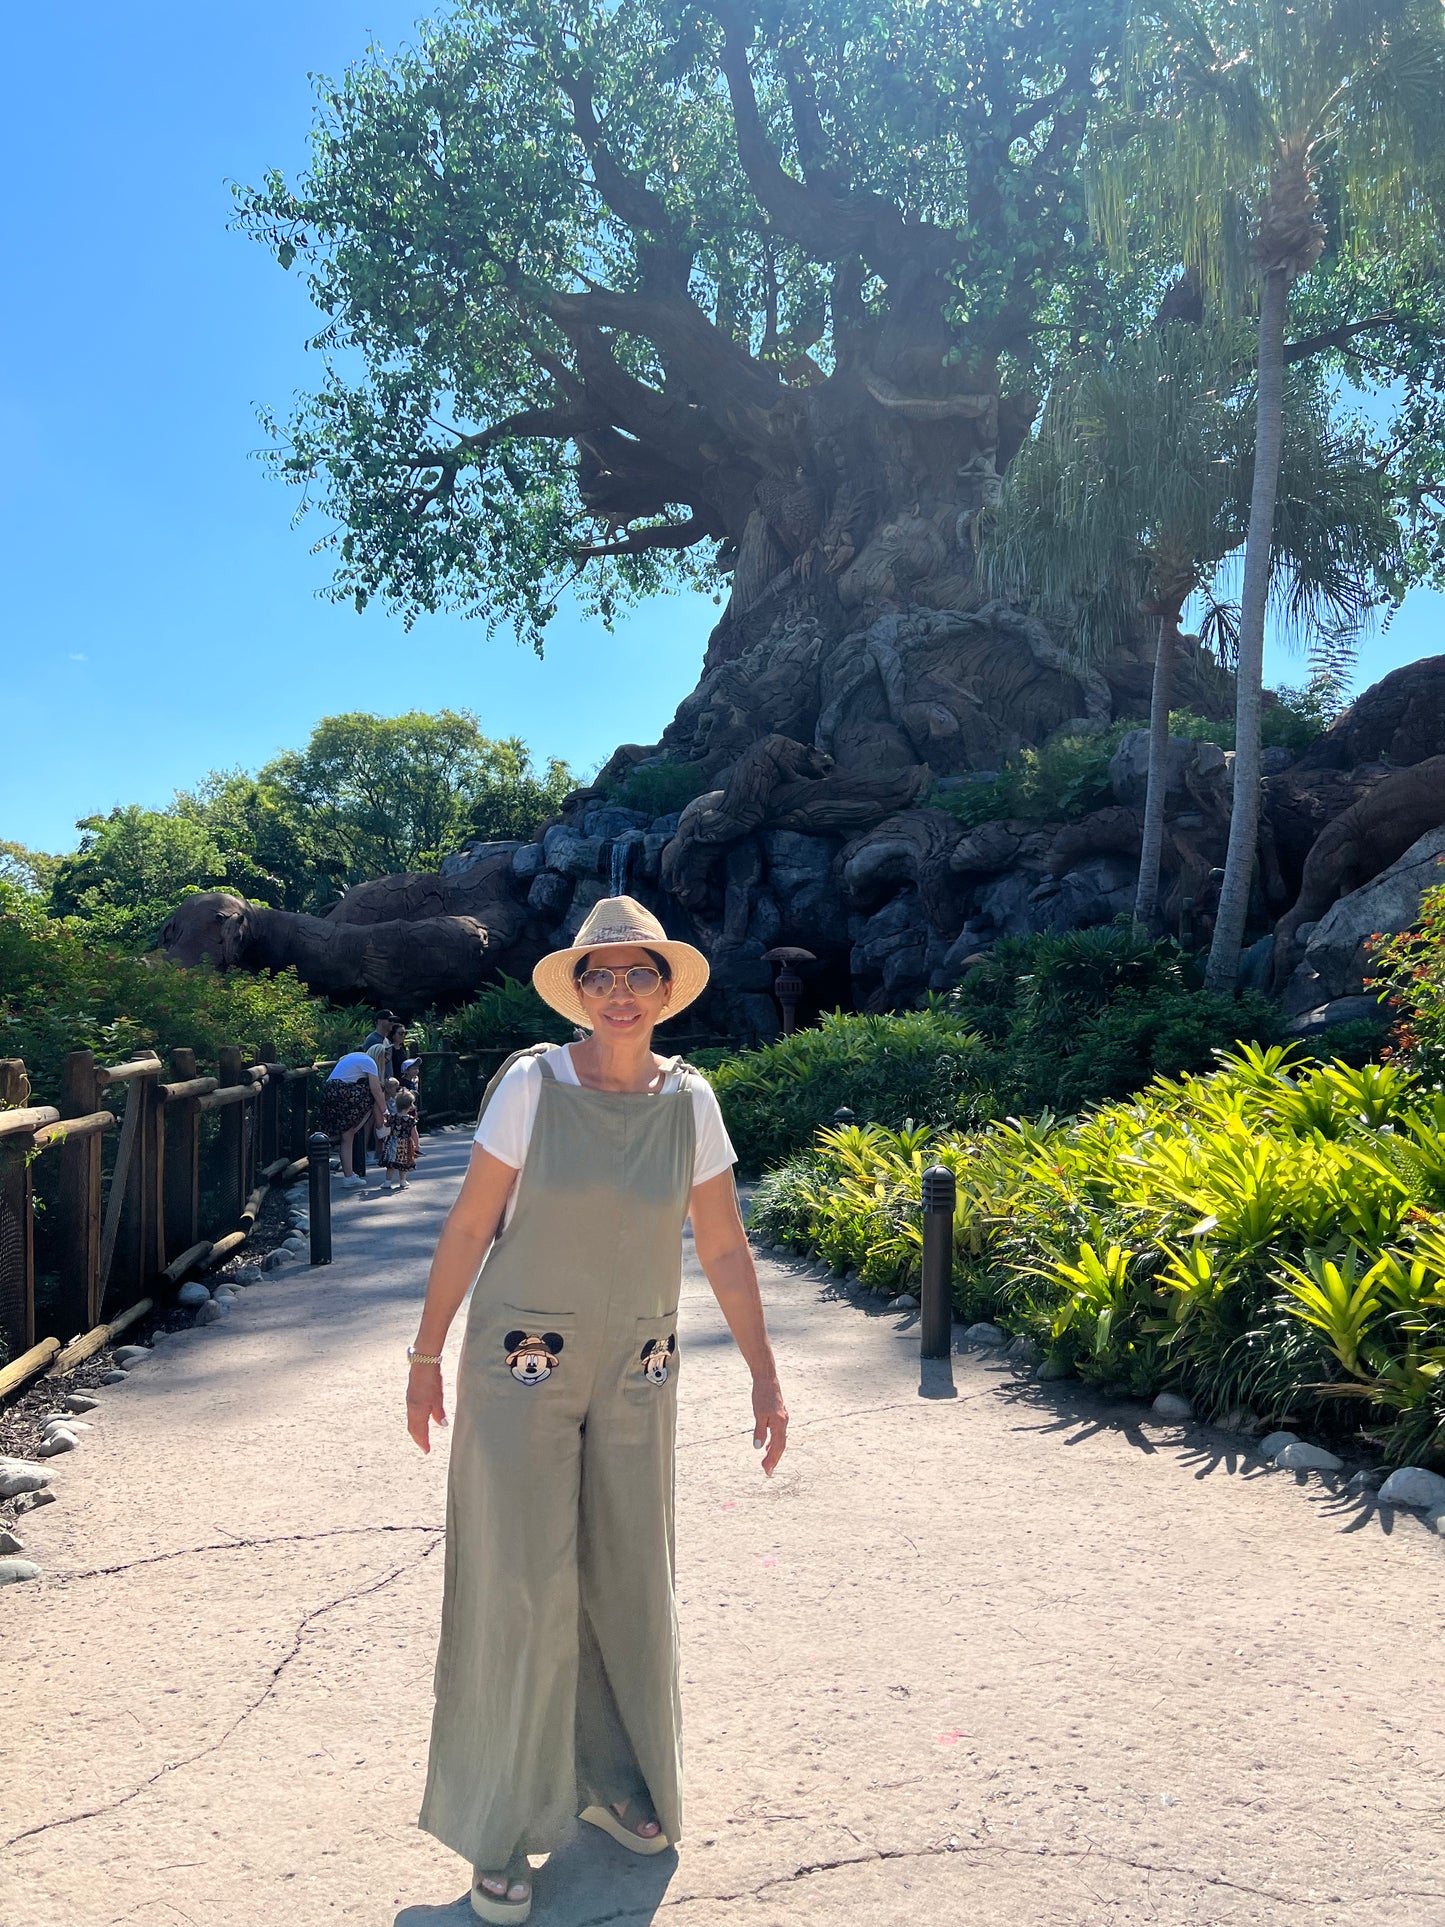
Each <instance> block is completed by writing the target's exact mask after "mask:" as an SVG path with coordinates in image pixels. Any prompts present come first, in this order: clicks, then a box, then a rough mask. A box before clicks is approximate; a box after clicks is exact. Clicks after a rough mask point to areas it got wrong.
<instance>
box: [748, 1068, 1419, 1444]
mask: <svg viewBox="0 0 1445 1927" xmlns="http://www.w3.org/2000/svg"><path fill="white" fill-rule="evenodd" d="M936 1163H943V1164H946V1165H947V1166H949V1167H950V1168H951V1169H952V1170H953V1172H954V1174H955V1177H956V1180H957V1184H958V1203H957V1210H956V1214H955V1219H954V1255H955V1262H954V1280H955V1286H954V1288H955V1294H956V1299H957V1308H958V1310H959V1311H960V1313H961V1314H962V1315H965V1316H969V1317H982V1316H989V1317H992V1318H995V1319H997V1320H998V1321H999V1322H1000V1323H1002V1324H1003V1325H1004V1326H1005V1327H1006V1328H1008V1329H1010V1330H1012V1331H1014V1332H1017V1333H1020V1334H1026V1335H1028V1336H1031V1337H1033V1338H1034V1339H1035V1340H1037V1341H1038V1342H1039V1343H1040V1344H1041V1345H1042V1346H1043V1347H1044V1348H1045V1349H1046V1350H1047V1351H1048V1352H1049V1353H1050V1354H1052V1355H1053V1356H1054V1357H1055V1358H1057V1359H1059V1360H1061V1361H1063V1362H1066V1363H1068V1364H1070V1365H1072V1366H1073V1367H1074V1368H1075V1369H1076V1370H1077V1371H1078V1372H1079V1374H1080V1375H1081V1376H1083V1377H1086V1378H1092V1379H1098V1380H1104V1381H1108V1382H1110V1383H1115V1384H1123V1385H1127V1386H1129V1387H1130V1389H1132V1390H1134V1391H1136V1392H1140V1393H1147V1392H1151V1391H1154V1390H1157V1389H1159V1388H1160V1387H1161V1386H1164V1385H1173V1386H1177V1387H1180V1388H1181V1389H1183V1390H1185V1391H1187V1392H1188V1393H1189V1394H1190V1395H1191V1396H1192V1397H1193V1398H1194V1399H1195V1400H1196V1402H1197V1404H1198V1405H1199V1407H1200V1408H1201V1409H1202V1410H1203V1411H1205V1412H1214V1413H1223V1412H1224V1411H1226V1410H1227V1409H1230V1408H1233V1407H1237V1406H1240V1405H1250V1406H1251V1407H1252V1408H1253V1409H1254V1411H1255V1412H1256V1414H1257V1415H1258V1416H1259V1417H1261V1418H1264V1419H1286V1418H1295V1419H1298V1418H1302V1417H1306V1416H1307V1417H1309V1418H1310V1420H1311V1421H1312V1422H1313V1423H1314V1424H1316V1425H1317V1426H1319V1427H1321V1428H1322V1429H1324V1430H1330V1429H1335V1430H1341V1429H1345V1428H1347V1427H1348V1425H1349V1424H1350V1423H1351V1422H1352V1419H1354V1418H1358V1417H1359V1416H1360V1408H1361V1406H1362V1405H1363V1407H1364V1408H1365V1416H1366V1418H1367V1421H1368V1424H1367V1430H1368V1431H1369V1432H1370V1433H1371V1435H1372V1436H1374V1437H1376V1438H1377V1439H1378V1440H1379V1441H1380V1443H1381V1444H1382V1445H1383V1446H1384V1448H1385V1450H1386V1452H1387V1453H1388V1454H1389V1455H1390V1456H1391V1457H1394V1458H1397V1459H1399V1458H1417V1459H1418V1458H1424V1459H1427V1460H1428V1459H1435V1460H1437V1461H1445V1093H1442V1092H1439V1091H1432V1090H1428V1089H1426V1088H1424V1087H1423V1085H1422V1083H1421V1081H1420V1080H1419V1078H1418V1077H1417V1076H1416V1075H1415V1074H1414V1073H1412V1072H1411V1071H1409V1070H1408V1069H1406V1068H1404V1067H1403V1066H1401V1065H1399V1064H1393V1063H1392V1064H1385V1065H1379V1064H1367V1065H1365V1066H1364V1067H1363V1068H1360V1069H1354V1068H1351V1067H1350V1066H1349V1065H1346V1064H1344V1063H1340V1062H1336V1063H1330V1064H1319V1063H1315V1062H1312V1061H1310V1060H1308V1059H1306V1058H1304V1057H1303V1055H1302V1054H1301V1052H1300V1050H1299V1047H1298V1046H1294V1047H1281V1046H1273V1047H1271V1048H1269V1049H1260V1048H1258V1047H1256V1046H1248V1047H1244V1048H1241V1049H1238V1050H1236V1051H1234V1052H1232V1053H1230V1054H1228V1055H1224V1056H1221V1059H1220V1063H1219V1068H1218V1069H1217V1070H1216V1071H1214V1072H1212V1073H1210V1074H1208V1075H1205V1076H1198V1077H1184V1078H1179V1079H1168V1078H1158V1079H1156V1080H1155V1081H1154V1083H1152V1084H1151V1085H1149V1086H1148V1087H1147V1088H1146V1089H1145V1090H1144V1091H1142V1092H1141V1093H1140V1094H1139V1095H1138V1097H1136V1098H1135V1099H1133V1100H1132V1101H1130V1102H1127V1103H1118V1104H1111V1105H1107V1106H1104V1107H1103V1108H1101V1109H1099V1110H1097V1111H1095V1112H1093V1113H1092V1114H1090V1115H1089V1116H1087V1117H1085V1118H1083V1119H1082V1120H1080V1121H1077V1122H1070V1123H1062V1124H1061V1123H1058V1122H1057V1121H1055V1120H1054V1119H1052V1118H1050V1117H1047V1116H1045V1117H1042V1118H1039V1119H1035V1120H1033V1121H1032V1122H1021V1121H1019V1120H1017V1119H1010V1120H1009V1121H1007V1122H1004V1123H997V1124H994V1125H991V1126H989V1127H987V1128H985V1129H982V1130H978V1131H974V1132H959V1131H957V1130H954V1131H947V1130H935V1131H931V1132H930V1131H928V1130H924V1129H917V1128H911V1127H910V1128H905V1129H903V1130H900V1131H890V1130H886V1129H884V1128H882V1127H881V1126H878V1125H868V1126H862V1127H858V1126H854V1127H850V1128H849V1129H847V1130H828V1131H820V1132H819V1133H818V1134H817V1136H816V1139H815V1142H814V1145H813V1147H812V1148H811V1149H810V1150H809V1151H807V1152H805V1153H802V1154H800V1155H797V1156H794V1157H792V1158H790V1159H788V1160H787V1161H786V1162H785V1163H783V1164H781V1165H779V1166H777V1167H776V1168H775V1169H773V1170H772V1171H770V1172H769V1173H768V1174H767V1176H766V1177H765V1178H764V1179H763V1182H762V1184H761V1185H760V1186H759V1189H758V1193H757V1196H756V1199H755V1201H754V1206H753V1223H754V1225H755V1226H757V1227H759V1228H760V1229H762V1230H764V1231H765V1232H768V1231H771V1233H772V1235H773V1236H774V1237H775V1238H778V1239H781V1240H783V1241H786V1242H788V1243H791V1244H793V1245H794V1246H796V1247H798V1248H802V1249H808V1250H813V1251H816V1252H817V1253H819V1255H821V1256H822V1257H824V1258H826V1259H827V1260H828V1261H829V1262H830V1263H831V1264H832V1265H833V1266H834V1267H835V1268H836V1269H839V1270H848V1271H856V1272H857V1273H858V1274H859V1275H860V1276H861V1278H862V1279H863V1281H864V1282H865V1283H867V1284H871V1285H874V1286H878V1287H882V1288H883V1289H885V1290H889V1291H893V1292H900V1291H902V1290H904V1289H905V1288H907V1286H908V1285H909V1284H910V1283H911V1282H912V1281H913V1280H914V1279H915V1278H916V1276H917V1272H918V1266H919V1261H920V1253H921V1232H920V1198H921V1187H922V1174H923V1172H924V1171H925V1170H926V1169H927V1168H928V1167H929V1166H930V1165H932V1164H936Z"/></svg>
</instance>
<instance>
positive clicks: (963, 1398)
mask: <svg viewBox="0 0 1445 1927" xmlns="http://www.w3.org/2000/svg"><path fill="white" fill-rule="evenodd" d="M993 1391H994V1387H993V1386H988V1387H987V1388H986V1389H985V1390H984V1391H981V1392H960V1393H959V1395H958V1396H957V1398H950V1399H937V1400H930V1399H924V1400H922V1401H921V1402H922V1403H923V1404H925V1405H927V1404H939V1405H946V1406H947V1407H948V1409H949V1411H954V1410H956V1409H957V1407H958V1406H960V1405H971V1404H972V1403H973V1401H974V1400H975V1399H976V1398H989V1397H991V1396H992V1394H993ZM919 1406H920V1400H919V1398H918V1397H917V1396H916V1395H915V1396H914V1397H913V1398H898V1399H893V1400H892V1401H891V1402H890V1403H889V1404H887V1405H860V1406H858V1407H857V1408H856V1409H855V1410H853V1411H851V1412H829V1413H828V1415H827V1416H826V1418H804V1419H792V1420H790V1421H789V1424H788V1432H789V1435H790V1436H792V1435H793V1434H796V1433H798V1432H808V1431H811V1430H812V1429H813V1428H814V1427H815V1426H819V1425H841V1424H842V1422H843V1420H844V1419H850V1418H868V1417H870V1416H871V1415H872V1414H873V1413H875V1412H916V1411H918V1409H919ZM751 1434H752V1428H751V1426H747V1425H735V1426H734V1427H733V1428H732V1430H731V1431H730V1432H710V1433H709V1434H708V1435H707V1437H706V1438H701V1439H679V1440H678V1442H677V1449H678V1451H679V1452H686V1451H687V1450H688V1448H689V1447H690V1446H693V1445H720V1444H724V1443H725V1442H726V1441H727V1440H728V1439H737V1438H747V1437H750V1436H751Z"/></svg>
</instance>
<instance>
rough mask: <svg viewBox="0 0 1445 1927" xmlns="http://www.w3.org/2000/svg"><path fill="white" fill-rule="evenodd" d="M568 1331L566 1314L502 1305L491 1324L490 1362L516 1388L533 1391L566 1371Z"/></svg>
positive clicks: (567, 1316)
mask: <svg viewBox="0 0 1445 1927" xmlns="http://www.w3.org/2000/svg"><path fill="white" fill-rule="evenodd" d="M572 1330H573V1321H572V1319H571V1317H570V1315H568V1314H564V1313H561V1312H554V1311H534V1310H532V1309H530V1308H529V1307H527V1306H525V1305H503V1306H502V1307H501V1309H500V1314H499V1316H498V1318H497V1320H496V1323H495V1325H494V1331H495V1332H496V1334H497V1336H496V1338H495V1339H494V1344H493V1359H492V1363H493V1365H494V1366H500V1368H501V1369H502V1370H503V1371H505V1372H506V1373H507V1375H508V1377H509V1378H512V1379H514V1380H515V1381H516V1383H517V1384H518V1385H523V1386H526V1387H528V1388H529V1389H532V1390H535V1389H536V1387H537V1386H539V1385H545V1384H546V1383H547V1381H548V1380H549V1379H552V1378H555V1377H556V1376H557V1375H558V1374H559V1373H560V1372H562V1371H564V1370H565V1369H566V1364H565V1361H564V1356H563V1355H564V1353H565V1352H566V1349H567V1341H568V1339H569V1338H570V1337H571V1336H572Z"/></svg>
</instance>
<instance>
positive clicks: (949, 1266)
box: [919, 1164, 958, 1358]
mask: <svg viewBox="0 0 1445 1927" xmlns="http://www.w3.org/2000/svg"><path fill="white" fill-rule="evenodd" d="M957 1196H958V1186H957V1185H956V1184H955V1182H954V1177H953V1173H952V1171H950V1170H948V1169H947V1168H946V1167H945V1166H944V1165H942V1164H935V1165H934V1166H933V1168H932V1169H931V1170H928V1171H925V1172H924V1174H923V1288H922V1291H921V1293H920V1298H921V1300H922V1306H923V1315H922V1318H921V1319H920V1321H919V1322H920V1325H921V1327H922V1337H923V1356H924V1357H925V1358H948V1357H950V1356H951V1355H952V1351H953V1207H954V1203H955V1200H956V1199H957Z"/></svg>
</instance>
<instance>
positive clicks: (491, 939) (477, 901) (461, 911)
mask: <svg viewBox="0 0 1445 1927" xmlns="http://www.w3.org/2000/svg"><path fill="white" fill-rule="evenodd" d="M516 847H517V846H516V845H515V844H511V843H508V844H499V845H498V846H497V847H496V849H495V850H492V851H489V852H488V853H487V854H486V855H485V856H484V857H483V858H482V859H481V861H480V862H476V863H469V864H467V865H466V867H465V868H464V869H459V870H457V871H454V872H452V873H451V874H448V873H446V872H443V873H442V874H441V875H435V874H433V873H431V872H422V871H403V872H400V873H398V874H397V875H395V876H385V877H372V878H371V879H370V880H369V881H367V882H366V883H358V884H356V885H355V886H354V888H352V889H350V890H348V891H347V892H346V895H345V896H344V897H343V898H342V899H341V901H340V902H339V903H338V904H337V905H336V906H335V908H334V909H332V910H329V911H328V912H327V915H326V919H325V920H326V921H327V922H328V923H331V924H343V923H361V924H379V923H402V922H404V923H415V922H418V921H419V920H422V919H425V918H429V917H471V918H474V919H475V920H476V922H478V923H480V924H481V925H482V926H483V927H484V928H485V930H486V932H487V938H488V943H489V946H490V948H491V949H492V950H493V951H498V950H507V949H510V948H511V946H512V945H513V944H514V943H516V942H517V941H518V939H519V938H520V937H521V935H522V932H523V929H524V927H525V925H526V922H527V915H528V912H527V905H526V900H525V897H523V896H522V895H521V893H520V892H518V891H517V890H516V889H515V887H514V883H513V877H512V852H513V850H514V849H515V848H516Z"/></svg>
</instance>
